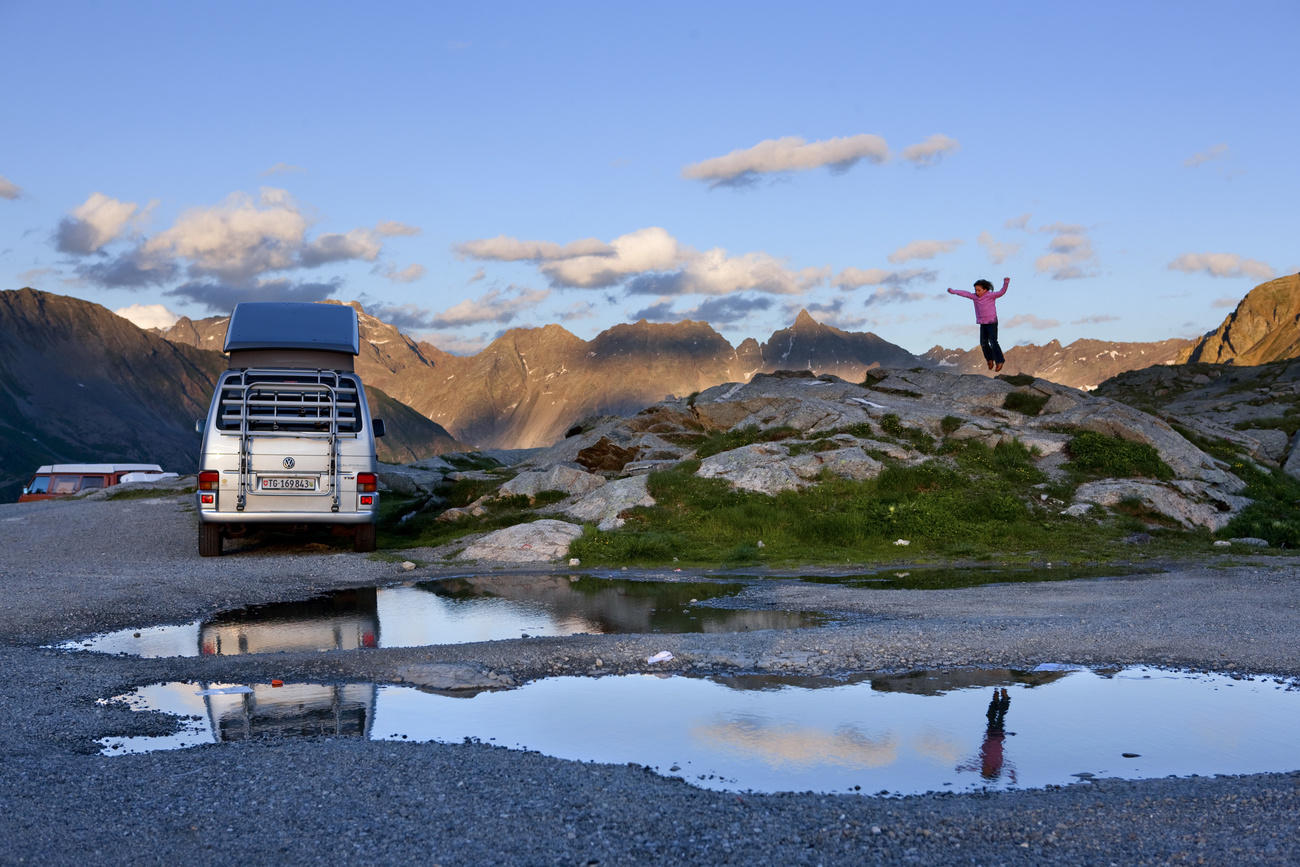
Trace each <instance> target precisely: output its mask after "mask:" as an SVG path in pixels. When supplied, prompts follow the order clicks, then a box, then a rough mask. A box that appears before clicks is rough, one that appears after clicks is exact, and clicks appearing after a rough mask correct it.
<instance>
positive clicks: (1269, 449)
mask: <svg viewBox="0 0 1300 867" xmlns="http://www.w3.org/2000/svg"><path fill="white" fill-rule="evenodd" d="M1242 433H1243V434H1245V435H1246V436H1248V437H1250V439H1251V441H1252V443H1253V444H1254V448H1252V449H1251V450H1250V456H1251V457H1253V458H1256V459H1259V460H1266V461H1269V462H1271V463H1274V464H1276V463H1279V462H1281V460H1282V458H1284V457H1286V452H1287V446H1288V444H1289V443H1290V441H1291V438H1290V437H1289V436H1287V433H1286V431H1284V430H1277V429H1275V428H1247V429H1246V430H1243V431H1242Z"/></svg>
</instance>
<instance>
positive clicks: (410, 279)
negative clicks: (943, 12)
mask: <svg viewBox="0 0 1300 867" xmlns="http://www.w3.org/2000/svg"><path fill="white" fill-rule="evenodd" d="M383 273H384V276H385V277H387V278H388V279H389V280H392V281H393V282H394V283H414V282H415V281H416V280H419V279H420V278H421V277H423V276H424V274H425V267H424V266H423V265H419V264H414V265H407V266H406V267H405V268H403V269H402V270H400V271H398V270H397V269H396V268H393V267H390V268H388V269H386V270H385V271H384V272H383Z"/></svg>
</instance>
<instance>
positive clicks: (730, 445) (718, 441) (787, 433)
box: [695, 425, 802, 458]
mask: <svg viewBox="0 0 1300 867" xmlns="http://www.w3.org/2000/svg"><path fill="white" fill-rule="evenodd" d="M801 436H802V434H801V433H800V432H799V431H798V430H796V429H795V428H792V427H769V428H760V427H758V426H757V425H749V426H747V427H742V428H733V429H731V430H725V431H712V432H710V433H707V434H703V435H701V436H700V437H699V438H698V439H697V440H696V446H695V456H696V457H700V458H707V457H709V456H710V455H716V454H720V453H722V452H729V451H731V450H732V449H738V448H740V447H742V446H749V445H754V444H755V443H771V442H779V441H781V440H788V439H797V438H799V437H801Z"/></svg>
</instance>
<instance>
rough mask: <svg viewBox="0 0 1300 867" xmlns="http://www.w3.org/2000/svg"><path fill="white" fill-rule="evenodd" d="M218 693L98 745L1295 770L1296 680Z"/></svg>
mask: <svg viewBox="0 0 1300 867" xmlns="http://www.w3.org/2000/svg"><path fill="white" fill-rule="evenodd" d="M231 686H232V685H221V684H194V683H169V684H156V685H153V686H146V687H141V688H140V689H138V690H136V691H134V692H132V693H130V694H128V695H125V696H118V697H117V698H116V699H113V701H125V702H127V703H128V704H130V706H131V707H133V708H136V709H140V710H154V711H161V712H164V713H170V714H176V715H179V716H181V717H183V718H184V730H183V731H182V732H180V733H178V734H176V735H173V736H168V737H161V738H160V737H132V738H125V737H111V738H104V739H101V740H100V741H99V743H100V745H101V747H102V752H103V753H104V754H105V755H122V754H125V753H130V752H149V751H154V750H164V749H175V748H178V747H185V746H194V745H198V744H208V743H215V742H218V741H224V740H238V739H242V738H249V737H285V736H293V735H304V734H308V735H350V736H356V737H366V738H370V739H373V740H406V741H441V742H447V743H459V742H462V741H464V740H466V739H470V740H477V741H482V742H486V743H492V744H495V745H497V746H503V747H510V748H515V749H528V750H536V751H539V752H542V753H545V754H547V755H551V756H556V757H559V758H564V759H572V760H578V761H597V762H609V763H616V764H623V763H635V764H638V765H644V766H647V767H649V768H651V769H653V770H654V771H655V772H657V773H659V774H662V775H665V776H675V777H681V778H683V779H684V780H686V781H687V782H689V783H691V784H693V785H697V786H701V787H703V788H708V789H720V790H726V791H759V792H802V791H813V792H861V793H863V794H880V795H904V794H920V793H924V792H942V791H946V792H969V791H979V790H984V789H1013V788H1039V787H1043V786H1049V785H1061V784H1067V783H1074V782H1078V781H1080V780H1088V779H1093V778H1099V777H1121V778H1125V779H1145V778H1153V777H1164V776H1171V775H1173V776H1190V775H1198V774H1199V775H1216V774H1249V773H1262V772H1271V771H1293V770H1296V769H1300V743H1298V742H1297V739H1296V737H1295V720H1296V718H1297V710H1300V687H1297V685H1296V684H1294V683H1292V682H1290V681H1286V680H1283V679H1279V678H1255V679H1234V678H1232V677H1228V676H1225V675H1202V674H1190V673H1180V672H1169V671H1162V670H1155V669H1141V668H1135V669H1125V670H1122V671H1107V672H1094V671H1089V670H1084V669H1070V667H1069V666H1044V667H1043V669H1042V670H1038V671H1033V672H1014V671H970V670H960V671H949V672H919V673H912V674H906V675H901V676H890V677H872V678H867V677H862V678H858V679H855V680H850V681H833V680H829V679H825V678H799V679H789V678H780V677H774V676H761V677H738V678H715V679H703V678H691V677H685V676H679V675H674V676H666V675H665V676H654V675H631V676H611V677H603V678H578V677H559V678H548V679H545V680H539V681H535V682H532V683H529V684H527V685H525V686H523V687H520V688H518V689H514V690H509V691H502V692H485V693H479V694H477V695H475V696H473V697H472V698H455V697H449V696H446V695H438V694H434V693H428V692H421V691H419V690H417V689H414V688H411V687H403V686H376V685H373V684H345V685H341V686H330V685H321V684H288V685H285V686H283V687H272V686H269V685H260V684H255V685H253V686H251V687H245V688H244V691H238V692H231V691H229V688H230V687H231ZM213 689H216V690H217V692H215V693H213V694H208V695H199V694H198V693H199V692H200V691H211V690H213Z"/></svg>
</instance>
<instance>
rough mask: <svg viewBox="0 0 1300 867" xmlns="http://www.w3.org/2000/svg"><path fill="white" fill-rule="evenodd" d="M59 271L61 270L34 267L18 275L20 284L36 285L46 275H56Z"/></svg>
mask: <svg viewBox="0 0 1300 867" xmlns="http://www.w3.org/2000/svg"><path fill="white" fill-rule="evenodd" d="M58 273H59V272H58V271H56V270H54V269H53V268H32V269H31V270H29V271H23V272H22V273H21V274H18V275H17V276H18V285H19V286H31V287H35V286H36V284H37V283H39V282H40V281H41V280H43V279H45V278H46V277H54V276H55V275H57V274H58Z"/></svg>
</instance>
